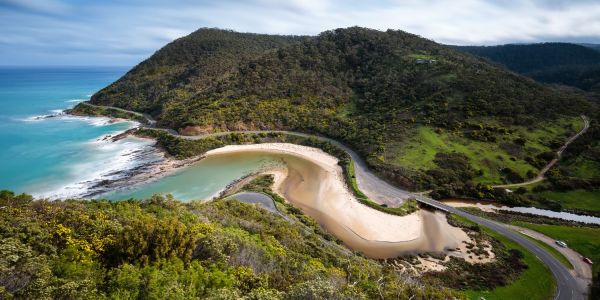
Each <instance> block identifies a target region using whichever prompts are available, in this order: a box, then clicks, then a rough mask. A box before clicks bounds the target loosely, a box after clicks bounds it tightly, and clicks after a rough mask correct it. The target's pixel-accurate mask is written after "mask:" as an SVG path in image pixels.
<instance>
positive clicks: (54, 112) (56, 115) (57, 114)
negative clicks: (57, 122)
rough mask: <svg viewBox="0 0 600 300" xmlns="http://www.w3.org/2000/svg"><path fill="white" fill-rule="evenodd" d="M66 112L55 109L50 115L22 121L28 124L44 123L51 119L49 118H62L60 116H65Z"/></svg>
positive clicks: (32, 117)
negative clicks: (43, 121)
mask: <svg viewBox="0 0 600 300" xmlns="http://www.w3.org/2000/svg"><path fill="white" fill-rule="evenodd" d="M65 115H66V113H65V110H64V109H53V110H51V111H50V114H46V115H38V116H31V117H27V118H25V119H22V121H26V122H31V121H42V120H45V119H49V118H55V117H60V116H65Z"/></svg>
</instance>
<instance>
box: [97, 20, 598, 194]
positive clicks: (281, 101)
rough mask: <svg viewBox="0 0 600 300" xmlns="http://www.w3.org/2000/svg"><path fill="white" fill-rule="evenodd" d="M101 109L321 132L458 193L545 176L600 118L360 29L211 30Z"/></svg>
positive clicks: (390, 171) (431, 50) (416, 181)
mask: <svg viewBox="0 0 600 300" xmlns="http://www.w3.org/2000/svg"><path fill="white" fill-rule="evenodd" d="M207 45H210V47H208V46H207ZM240 45H251V46H244V47H240ZM177 53H185V55H177ZM175 56H182V57H183V58H180V57H177V58H176V57H175ZM182 59H184V61H181V60H182ZM91 102H92V103H94V104H102V105H112V106H118V107H122V108H127V109H133V110H137V111H141V112H147V113H150V114H152V115H153V116H154V117H156V119H157V120H158V123H159V125H160V126H166V127H171V128H175V129H177V130H179V131H180V132H182V133H184V134H201V133H204V132H212V131H226V130H246V129H290V130H296V131H305V132H316V133H320V134H324V135H327V136H331V137H333V138H336V139H339V140H341V141H344V142H345V143H347V144H349V145H351V146H352V147H354V148H355V149H357V150H358V151H359V152H360V153H361V154H362V155H364V156H365V157H366V158H367V161H368V163H369V164H370V165H371V167H373V168H374V169H376V170H377V171H378V172H379V173H380V174H382V175H384V176H386V177H387V178H388V179H390V180H391V181H393V182H395V183H398V184H401V185H404V186H406V187H408V188H412V189H424V188H432V187H439V186H445V187H446V188H447V189H451V190H456V189H463V188H462V187H463V186H464V185H465V183H469V182H475V183H477V182H484V183H500V182H508V181H511V180H518V179H519V178H525V177H530V176H534V175H535V173H536V172H537V171H538V170H539V168H540V167H541V166H542V165H543V164H544V162H545V161H546V160H548V159H549V157H548V156H547V155H546V156H544V155H543V154H544V153H547V152H550V151H551V150H552V149H554V148H555V146H556V145H558V144H559V143H560V142H561V141H563V140H564V139H565V138H566V136H567V135H569V134H571V133H572V132H574V131H575V129H576V128H575V127H576V126H577V120H578V118H577V117H576V116H577V115H579V114H581V113H582V112H590V111H591V110H593V106H592V105H591V104H590V103H588V102H587V101H586V100H584V99H583V98H580V97H578V96H574V95H573V94H569V93H565V92H561V91H557V90H555V89H551V88H548V87H545V86H543V85H540V84H538V83H536V82H534V81H532V80H529V79H526V78H524V77H521V76H519V75H515V74H514V73H510V72H507V71H505V70H503V69H502V68H499V67H496V66H494V65H492V64H489V63H487V62H485V61H483V60H481V59H478V58H475V57H473V56H471V55H468V54H464V53H462V52H460V51H456V50H454V49H452V48H449V47H446V46H442V45H439V44H437V43H435V42H432V41H429V40H426V39H423V38H420V37H418V36H415V35H412V34H409V33H406V32H402V31H392V30H389V31H386V32H381V31H376V30H370V29H364V28H357V27H353V28H347V29H337V30H333V31H327V32H324V33H321V34H320V35H318V36H315V37H280V36H265V35H254V34H241V33H235V32H230V31H220V30H214V29H201V30H199V31H197V32H195V33H193V34H191V35H190V36H188V37H184V38H181V39H179V40H176V41H174V42H173V43H171V44H169V45H167V46H165V47H164V48H163V49H161V50H160V51H158V52H157V53H156V54H155V55H153V56H152V57H150V58H149V59H148V60H146V61H144V62H143V63H141V64H140V65H139V66H137V67H135V68H134V69H133V70H132V71H130V72H129V73H128V74H127V75H125V76H124V77H123V78H121V79H119V80H118V81H117V82H116V83H114V84H112V85H110V86H109V87H107V88H105V89H103V90H101V91H100V92H98V93H97V94H95V95H94V96H93V97H92V99H91ZM522 140H526V142H521V141H522ZM498 145H500V146H501V147H500V148H499V147H498ZM406 157H412V158H414V159H411V160H410V161H406V160H405V158H406ZM514 174H517V176H514Z"/></svg>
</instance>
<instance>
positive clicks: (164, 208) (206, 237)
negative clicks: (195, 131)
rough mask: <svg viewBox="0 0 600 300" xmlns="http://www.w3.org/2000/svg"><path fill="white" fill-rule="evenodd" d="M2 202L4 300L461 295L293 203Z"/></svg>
mask: <svg viewBox="0 0 600 300" xmlns="http://www.w3.org/2000/svg"><path fill="white" fill-rule="evenodd" d="M0 205H1V206H2V208H3V209H2V210H0V225H1V226H0V254H1V255H0V298H1V299H249V300H250V299H273V300H275V299H375V298H379V297H385V298H387V299H389V298H402V299H408V298H411V299H450V298H454V297H456V298H457V299H458V298H463V297H461V296H460V294H459V293H458V292H456V291H451V290H449V289H447V288H440V287H439V286H434V285H431V284H424V283H423V282H421V281H420V280H419V279H418V278H414V279H413V278H411V279H409V278H408V277H407V276H406V275H401V274H400V273H399V272H394V271H393V269H392V268H391V266H390V265H389V264H385V263H383V262H379V261H375V260H371V259H367V258H365V257H363V256H361V255H358V254H355V253H353V252H352V251H349V250H348V249H347V248H345V247H344V246H342V245H340V244H338V243H336V242H335V241H334V238H333V237H332V236H330V235H328V234H327V233H325V232H323V231H322V230H321V229H320V227H319V226H318V225H317V224H316V223H315V222H314V221H313V220H312V219H310V218H308V217H306V216H304V215H303V214H302V213H301V212H300V210H298V209H294V208H293V207H292V206H286V205H282V206H279V207H280V209H281V211H282V215H283V217H282V216H281V215H279V214H273V213H269V212H267V211H266V210H263V209H261V208H259V207H256V206H253V205H248V204H243V203H240V202H237V201H225V200H217V201H211V202H205V203H203V202H192V203H181V202H178V201H175V200H173V199H171V198H168V197H167V198H164V197H161V196H154V197H153V198H151V199H147V200H144V201H122V202H110V201H106V200H93V201H77V200H67V201H55V202H49V201H43V200H40V201H32V199H31V196H28V195H24V194H22V195H14V194H13V193H11V192H8V191H0ZM493 267H496V268H497V266H495V265H493ZM496 277H498V276H496ZM382 286H384V287H385V288H381V287H382Z"/></svg>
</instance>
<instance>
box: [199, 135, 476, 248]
mask: <svg viewBox="0 0 600 300" xmlns="http://www.w3.org/2000/svg"><path fill="white" fill-rule="evenodd" d="M240 152H248V153H256V152H262V153H271V154H277V155H279V156H280V157H281V158H282V160H283V162H284V167H278V168H276V169H273V170H270V171H267V172H268V173H272V174H274V175H276V176H275V186H274V189H275V191H276V192H278V193H279V194H281V195H282V196H283V197H284V198H286V199H287V200H288V201H290V202H291V203H292V204H293V205H295V206H297V207H299V208H301V209H302V210H303V211H304V212H305V213H306V214H307V215H310V216H311V217H313V218H314V219H315V220H317V222H319V224H321V225H322V226H323V227H324V228H326V229H327V230H328V231H329V232H331V233H332V234H334V235H335V236H336V237H337V238H339V239H341V240H342V241H343V242H344V243H345V244H346V245H347V246H349V247H350V248H352V249H354V250H356V251H361V252H363V253H365V254H366V255H368V256H370V257H373V258H389V257H396V256H398V255H401V254H405V253H410V252H417V251H419V252H422V251H443V250H445V249H454V248H457V247H459V246H460V244H461V243H462V241H467V240H469V237H468V236H467V234H466V233H465V232H464V231H462V230H461V229H460V228H456V227H452V226H450V225H449V224H448V223H447V221H446V218H445V215H444V214H443V213H440V212H431V211H427V210H420V211H418V212H415V213H413V214H410V215H407V216H403V217H399V216H393V215H389V214H386V213H383V212H380V211H378V210H375V209H372V208H370V207H368V206H365V205H362V204H361V203H359V202H358V201H357V200H356V199H355V197H354V196H353V195H352V194H351V193H350V192H349V191H348V189H347V188H346V186H345V183H344V180H343V174H342V169H341V167H340V166H339V165H338V164H337V159H336V158H334V157H332V156H330V155H328V154H327V153H325V152H323V151H321V150H319V149H315V148H310V147H305V146H299V145H293V144H284V143H272V144H255V145H236V146H226V147H223V148H219V149H215V150H212V151H209V152H207V155H223V154H231V153H240Z"/></svg>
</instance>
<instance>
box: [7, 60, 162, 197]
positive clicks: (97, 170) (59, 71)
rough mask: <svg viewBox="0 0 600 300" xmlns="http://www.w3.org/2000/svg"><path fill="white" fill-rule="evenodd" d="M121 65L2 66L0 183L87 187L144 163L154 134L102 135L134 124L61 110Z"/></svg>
mask: <svg viewBox="0 0 600 300" xmlns="http://www.w3.org/2000/svg"><path fill="white" fill-rule="evenodd" d="M127 70H128V68H126V67H120V68H118V67H114V68H112V67H111V68H105V67H102V68H100V67H95V68H87V67H86V68H83V67H78V68H0V103H1V105H2V110H0V162H1V164H0V189H8V190H12V191H14V192H17V193H21V192H27V193H30V194H32V195H34V196H36V197H44V198H51V199H56V198H69V197H79V196H82V195H86V194H88V193H90V192H91V191H90V189H91V187H92V186H94V183H97V182H99V181H101V180H110V179H115V178H116V177H118V176H122V173H120V171H123V170H127V169H130V168H133V167H135V166H136V165H139V164H141V163H142V161H139V155H136V153H140V152H141V151H149V149H150V148H151V147H152V144H153V142H152V141H148V140H141V139H135V138H126V139H123V140H120V141H118V142H112V141H110V140H105V139H104V138H105V137H106V136H108V135H114V134H117V133H119V132H122V131H124V130H127V129H129V128H131V127H133V126H136V124H135V123H133V122H118V123H111V122H110V120H109V119H108V118H83V117H73V116H66V115H62V111H63V110H64V109H67V108H70V107H72V106H74V105H75V104H77V103H78V102H80V101H84V100H88V99H89V97H90V96H91V95H92V94H93V93H94V92H96V91H98V90H100V89H101V88H103V87H104V86H106V85H108V84H110V83H111V82H113V81H114V80H116V79H118V78H119V77H120V76H121V75H123V74H124V73H125V72H126V71H127Z"/></svg>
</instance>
